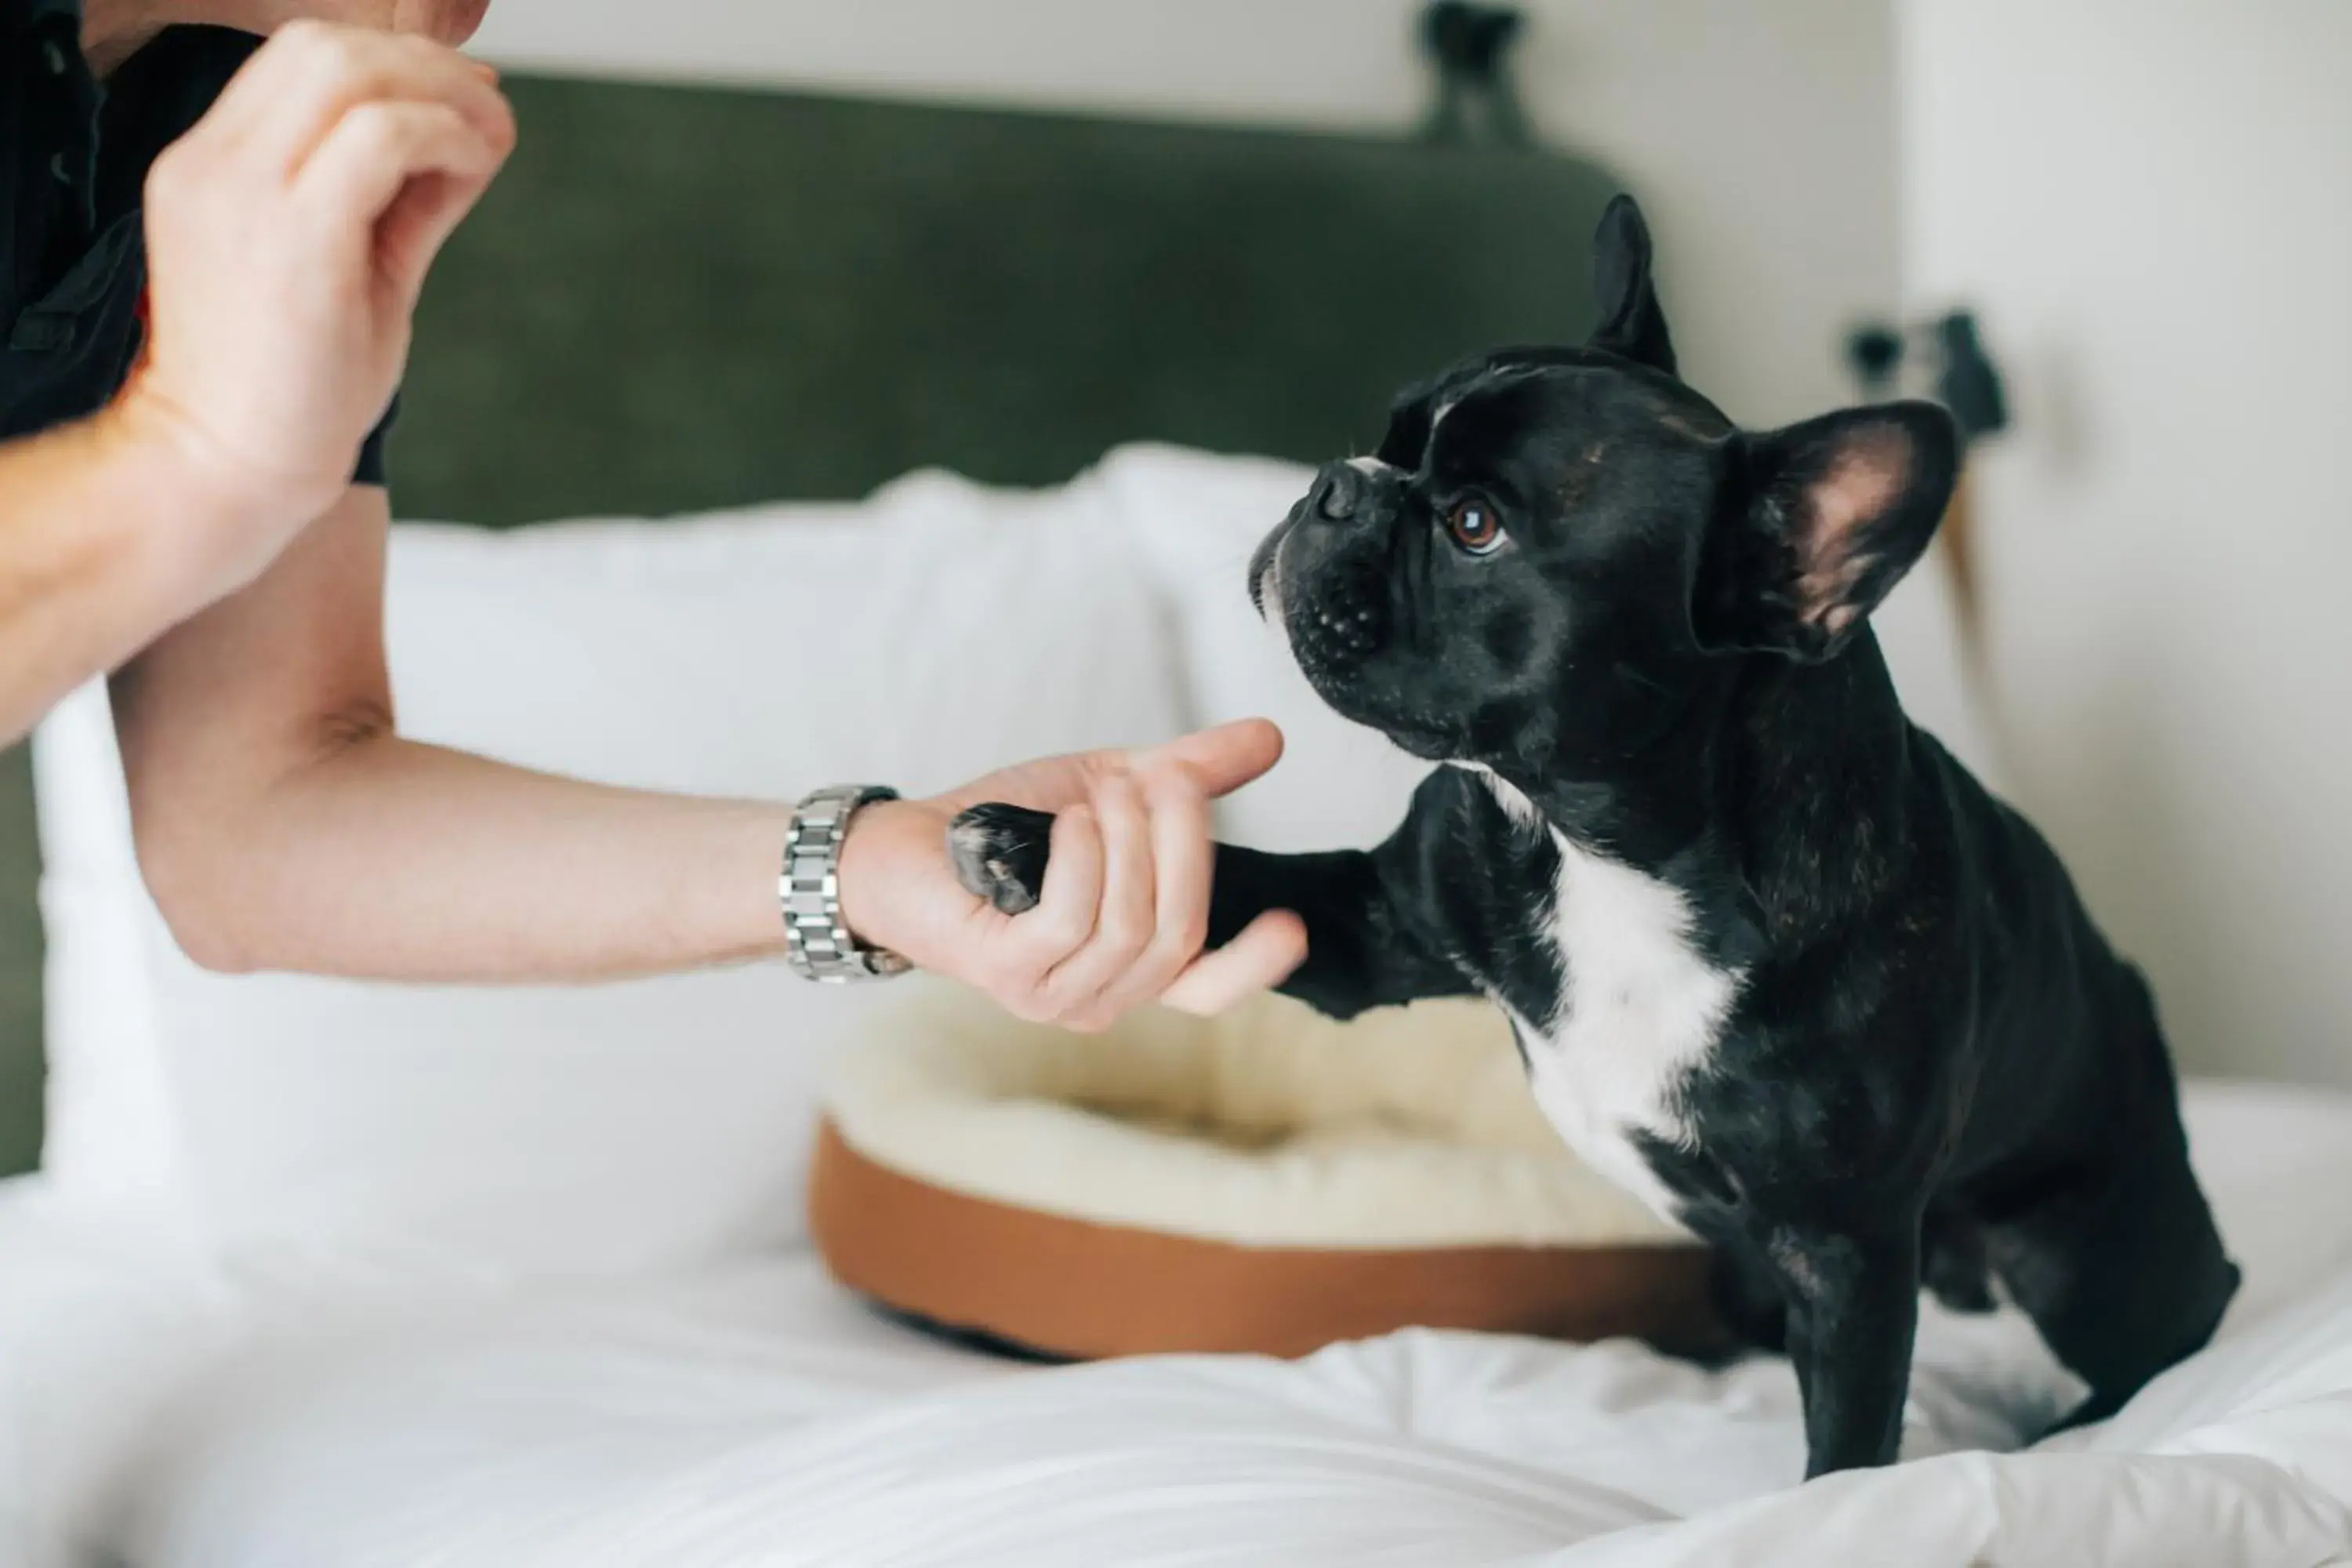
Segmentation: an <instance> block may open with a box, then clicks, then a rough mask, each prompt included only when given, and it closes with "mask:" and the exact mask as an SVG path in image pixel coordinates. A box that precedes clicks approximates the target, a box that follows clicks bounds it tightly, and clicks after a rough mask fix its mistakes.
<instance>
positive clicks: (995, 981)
mask: <svg viewBox="0 0 2352 1568" xmlns="http://www.w3.org/2000/svg"><path fill="white" fill-rule="evenodd" d="M1103 876H1104V868H1103V842H1102V829H1101V827H1100V826H1099V825H1098V824H1097V822H1096V820H1095V814H1094V808H1093V807H1092V806H1091V805H1087V804H1085V803H1083V802H1082V803H1080V804H1079V805H1073V806H1070V807H1068V808H1067V809H1066V810H1063V811H1060V812H1057V813H1055V816H1054V828H1053V834H1052V838H1051V841H1050V843H1049V844H1048V846H1047V858H1046V863H1045V887H1044V888H1043V889H1039V894H1038V900H1037V907H1036V908H1035V909H1034V910H1029V911H1028V912H1027V913H1025V914H1022V915H1017V916H1014V917H1013V918H1011V919H1009V920H1006V921H1004V924H1003V928H1002V929H1003V936H1002V939H1001V941H1000V942H999V944H998V954H997V958H996V962H995V963H994V964H992V973H990V975H989V977H988V984H987V985H986V989H987V990H988V992H989V994H991V995H992V996H994V997H995V998H996V1000H997V1002H998V1003H999V1004H1000V1005H1003V1006H1004V1007H1006V1008H1007V1009H1008V1010H1010V1011H1011V1012H1012V1013H1013V1014H1014V1016H1018V1017H1023V1018H1026V1019H1029V1020H1030V1021H1031V1022H1033V1023H1043V1022H1047V1021H1050V1020H1051V1018H1052V1016H1053V1014H1052V1011H1051V1009H1050V1008H1049V1007H1048V1005H1047V1000H1046V996H1045V978H1046V976H1047V975H1048V974H1050V973H1052V972H1053V969H1054V966H1055V964H1057V963H1061V962H1062V961H1063V960H1064V959H1066V958H1067V957H1069V956H1070V955H1071V954H1072V953H1074V952H1077V951H1078V950H1079V949H1080V948H1082V947H1084V946H1085V945H1086V944H1087V939H1088V938H1090V937H1092V936H1093V935H1094V931H1095V913H1096V911H1097V909H1098V908H1099V907H1100V906H1101V903H1102V889H1103ZM1000 918H1001V917H1000Z"/></svg>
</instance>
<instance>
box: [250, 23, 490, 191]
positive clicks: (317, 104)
mask: <svg viewBox="0 0 2352 1568" xmlns="http://www.w3.org/2000/svg"><path fill="white" fill-rule="evenodd" d="M373 102H404V103H434V104H439V105H441V106H442V107H444V108H446V109H449V110H454V111H455V112H456V113H457V115H458V116H459V117H460V118H462V119H463V120H465V121H467V123H468V124H469V125H471V126H472V127H473V128H474V130H475V131H476V132H477V133H478V134H479V135H480V136H482V137H483V138H484V139H485V140H486V141H488V142H493V143H497V142H500V141H502V140H503V141H507V142H511V140H512V135H513V131H512V126H513V116H512V114H511V112H510V111H509V109H508V108H507V104H506V100H505V97H504V96H503V95H502V94H501V93H500V92H499V89H498V86H497V77H496V74H495V73H494V72H492V71H490V70H488V68H486V67H483V66H481V65H479V64H478V63H477V62H475V61H473V60H469V59H467V58H466V57H465V56H463V55H461V54H458V53H457V51H456V50H454V49H450V48H446V47H443V46H441V45H439V44H436V43H434V42H432V41H431V40H430V39H426V38H421V37H415V36H413V35H408V34H400V33H385V32H379V31H377V30H375V29H373V28H366V27H342V26H331V25H327V24H320V23H301V22H298V23H294V24H290V25H289V26H286V27H283V28H280V29H279V30H278V33H277V34H276V35H275V36H273V37H271V39H270V40H269V42H268V44H266V45H265V46H263V47H262V48H261V50H260V51H259V52H258V53H257V54H256V56H255V57H254V58H253V60H252V61H251V62H250V63H249V64H248V66H247V69H245V70H243V71H240V72H238V73H237V75H236V78H234V79H232V80H231V81H230V83H229V86H228V88H227V89H226V90H224V91H223V93H222V94H221V100H220V102H219V103H218V104H217V105H215V108H216V110H219V111H221V112H222V114H223V116H224V124H223V126H222V128H221V129H222V132H223V134H224V135H226V136H231V137H234V138H235V139H236V140H238V141H240V142H245V143H247V145H248V146H249V147H250V149H251V151H252V152H253V153H255V154H256V155H257V156H261V157H266V158H268V159H270V160H272V161H274V163H275V164H276V167H277V169H278V173H279V174H280V176H281V177H283V178H287V179H292V178H295V177H297V176H298V175H299V174H300V172H301V170H302V169H303V168H304V166H305V165H306V164H307V163H309V162H310V159H311V158H312V157H314V156H315V155H316V154H317V153H318V150H319V149H320V148H321V147H323V146H324V145H325V144H326V142H327V140H328V139H329V137H330V136H331V135H332V134H333V132H334V131H335V128H336V127H337V126H338V125H339V124H341V121H342V120H343V118H344V117H345V116H346V115H347V114H349V113H350V111H351V110H353V109H355V108H357V107H359V106H360V105H362V104H366V103H373Z"/></svg>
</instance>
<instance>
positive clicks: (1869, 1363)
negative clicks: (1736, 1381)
mask: <svg viewBox="0 0 2352 1568" xmlns="http://www.w3.org/2000/svg"><path fill="white" fill-rule="evenodd" d="M1759 1241H1760V1243H1761V1244H1762V1246H1763V1247H1764V1249H1765V1251H1766V1252H1767V1254H1768V1255H1769V1257H1770V1258H1771V1259H1772V1263H1773V1265H1774V1267H1775V1268H1776V1269H1777V1270H1778V1272H1779V1274H1780V1281H1781V1286H1782V1289H1784V1290H1785V1291H1786V1292H1787V1296H1788V1307H1789V1331H1788V1348H1789V1357H1790V1361H1792V1362H1793V1363H1795V1365H1796V1369H1797V1385H1798V1389H1799V1391H1800V1393H1801V1395H1802V1398H1803V1401H1804V1407H1805V1479H1807V1480H1811V1479H1813V1478H1814V1477H1815V1476H1820V1475H1826V1474H1828V1473H1829V1472H1830V1471H1832V1470H1849V1469H1853V1468H1858V1467H1861V1466H1865V1465H1887V1464H1892V1463H1894V1462H1895V1450H1896V1449H1897V1448H1898V1447H1900V1446H1901V1444H1902V1437H1903V1401H1904V1396H1905V1395H1906V1393H1907V1392H1908V1391H1909V1388H1910V1383H1911V1345H1912V1340H1913V1338H1914V1336H1915V1335H1916V1332H1917V1331H1918V1326H1919V1230H1918V1226H1916V1224H1915V1225H1912V1226H1908V1227H1907V1228H1905V1229H1901V1230H1898V1231H1895V1232H1893V1233H1890V1234H1883V1235H1874V1236H1865V1235H1856V1234H1853V1233H1851V1232H1846V1231H1832V1230H1819V1229H1812V1228H1810V1227H1801V1226H1773V1227H1771V1228H1770V1230H1769V1232H1768V1233H1767V1234H1765V1235H1764V1236H1762V1237H1759Z"/></svg>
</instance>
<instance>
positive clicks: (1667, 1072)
mask: <svg viewBox="0 0 2352 1568" xmlns="http://www.w3.org/2000/svg"><path fill="white" fill-rule="evenodd" d="M1552 839H1553V842H1554V843H1555V844H1557V845H1558V846H1559V857H1560V870H1559V886H1558V888H1557V889H1555V891H1554V893H1553V904H1552V909H1551V911H1550V920H1551V934H1552V938H1553V940H1554V941H1555V942H1558V943H1559V957H1560V968H1561V972H1562V973H1563V974H1565V976H1566V985H1565V988H1564V992H1563V1000H1562V1001H1561V1004H1560V1006H1559V1012H1558V1013H1557V1014H1556V1015H1555V1016H1553V1017H1551V1018H1549V1019H1529V1018H1519V1017H1517V1016H1514V1018H1513V1022H1514V1023H1515V1024H1517V1026H1518V1028H1519V1032H1520V1037H1521V1039H1522V1040H1524V1041H1525V1043H1526V1045H1527V1048H1528V1072H1529V1077H1530V1079H1531V1081H1532V1082H1533V1085H1534V1088H1535V1095H1536V1103H1537V1104H1538V1105H1539V1106H1540V1107H1542V1109H1543V1113H1544V1115H1545V1117H1546V1118H1547V1119H1548V1120H1549V1121H1550V1122H1551V1124H1552V1126H1553V1127H1554V1128H1556V1129H1557V1130H1558V1131H1559V1135H1560V1137H1561V1138H1562V1139H1563V1140H1565V1141H1566V1142H1567V1143H1568V1145H1569V1147H1570V1148H1571V1149H1574V1150H1575V1151H1576V1152H1578V1153H1579V1154H1580V1155H1581V1156H1583V1158H1584V1160H1585V1162H1586V1163H1588V1164H1590V1165H1591V1166H1592V1168H1593V1169H1595V1170H1596V1171H1599V1172H1600V1173H1601V1174H1602V1175H1604V1176H1606V1177H1608V1178H1609V1179H1610V1180H1611V1181H1612V1182H1615V1183H1616V1184H1618V1185H1620V1186H1622V1187H1623V1188H1624V1189H1625V1190H1626V1191H1628V1192H1630V1193H1632V1194H1633V1195H1634V1196H1636V1197H1638V1198H1640V1199H1642V1201H1643V1202H1644V1203H1646V1204H1648V1205H1650V1207H1651V1208H1653V1209H1654V1210H1656V1211H1657V1212H1658V1213H1659V1214H1661V1215H1664V1216H1665V1217H1667V1218H1669V1219H1673V1218H1675V1217H1677V1210H1678V1208H1679V1205H1678V1203H1677V1202H1676V1200H1675V1196H1674V1194H1673V1193H1672V1191H1671V1190H1670V1189H1669V1188H1668V1187H1667V1186H1666V1185H1665V1184H1664V1183H1663V1182H1661V1181H1660V1180H1659V1179H1658V1177H1657V1175H1656V1173H1654V1172H1653V1171H1652V1170H1651V1169H1650V1165H1649V1162H1648V1161H1647V1160H1645V1159H1643V1156H1642V1152H1641V1151H1640V1149H1639V1148H1638V1147H1637V1146H1636V1145H1635V1144H1634V1142H1633V1134H1634V1133H1636V1132H1646V1133H1649V1134H1650V1135H1652V1136H1653V1137H1656V1138H1662V1139H1664V1140H1666V1141H1668V1142H1688V1140H1689V1128H1688V1125H1687V1123H1686V1122H1685V1120H1684V1117H1683V1114H1682V1109H1681V1106H1680V1104H1679V1103H1678V1101H1679V1090H1680V1089H1681V1087H1682V1085H1683V1082H1684V1080H1685V1079H1686V1078H1687V1077H1688V1076H1689V1074H1690V1073H1691V1071H1692V1069H1694V1068H1697V1067H1698V1066H1700V1065H1701V1064H1702V1063H1704V1062H1705V1061H1706V1058H1707V1056H1708V1054H1709V1053H1710V1052H1711V1051H1712V1050H1713V1049H1714V1048H1715V1042H1716V1039H1717V1035H1718V1033H1719V1032H1720V1030H1721V1029H1722V1026H1723V1020H1724V1017H1725V1016H1726V1015H1727V1013H1728V1012H1729V1011H1730V1007H1731V1003H1732V999H1733V998H1734V996H1736V995H1737V994H1738V989H1739V978H1740V977H1739V975H1738V974H1737V973H1732V972H1728V971H1726V970H1723V969H1719V968H1717V967H1716V966H1715V965H1714V964H1712V963H1708V962H1707V960H1706V958H1705V957H1704V956H1703V955H1701V954H1700V953H1699V952H1698V951H1697V950H1696V948H1694V947H1693V946H1692V945H1691V941H1690V928H1691V913H1690V906H1689V905H1688V903H1687V902H1685V900H1684V899H1683V896H1682V894H1681V893H1679V892H1677V891H1676V890H1675V889H1674V888H1673V887H1671V886H1669V885H1668V884H1666V883H1664V882H1662V881H1659V880H1658V879H1656V878H1654V877H1651V876H1649V875H1647V874H1645V873H1643V872H1641V871H1637V870H1634V869H1633V868H1632V867H1629V866H1624V865H1621V864H1619V863H1618V862H1616V861H1613V860H1608V859H1604V858H1601V857H1600V856H1597V855H1593V854H1591V853H1589V852H1588V851H1586V850H1583V849H1581V848H1579V847H1577V846H1575V845H1574V844H1572V843H1570V842H1569V841H1568V840H1567V839H1565V838H1563V837H1560V836H1559V834H1557V833H1554V834H1553V835H1552Z"/></svg>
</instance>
